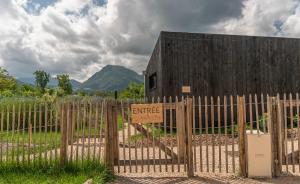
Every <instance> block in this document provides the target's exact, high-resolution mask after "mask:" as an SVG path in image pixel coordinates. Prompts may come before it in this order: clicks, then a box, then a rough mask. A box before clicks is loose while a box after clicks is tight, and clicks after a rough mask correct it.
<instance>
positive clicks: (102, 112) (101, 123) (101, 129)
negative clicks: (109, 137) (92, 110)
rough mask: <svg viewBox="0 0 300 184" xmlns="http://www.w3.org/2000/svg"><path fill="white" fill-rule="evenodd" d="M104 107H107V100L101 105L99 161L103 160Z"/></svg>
mask: <svg viewBox="0 0 300 184" xmlns="http://www.w3.org/2000/svg"><path fill="white" fill-rule="evenodd" d="M104 107H106V101H105V100H103V101H102V103H101V115H100V143H99V144H100V147H99V160H101V153H102V151H101V149H102V132H103V131H105V129H104V126H103V123H104V120H103V117H104V110H105V109H104Z"/></svg>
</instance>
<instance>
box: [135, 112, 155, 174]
mask: <svg viewBox="0 0 300 184" xmlns="http://www.w3.org/2000/svg"><path fill="white" fill-rule="evenodd" d="M131 115H132V114H131ZM131 123H132V119H131ZM134 135H137V131H136V128H135V129H134ZM134 159H135V172H138V166H137V165H138V164H137V141H136V139H134ZM160 171H161V165H160Z"/></svg>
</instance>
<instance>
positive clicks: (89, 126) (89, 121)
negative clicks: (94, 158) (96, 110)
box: [87, 103, 93, 160]
mask: <svg viewBox="0 0 300 184" xmlns="http://www.w3.org/2000/svg"><path fill="white" fill-rule="evenodd" d="M88 107H89V108H88V110H89V119H88V155H87V156H88V157H87V158H88V160H90V154H91V126H92V125H91V123H92V109H93V105H92V103H89V105H88Z"/></svg>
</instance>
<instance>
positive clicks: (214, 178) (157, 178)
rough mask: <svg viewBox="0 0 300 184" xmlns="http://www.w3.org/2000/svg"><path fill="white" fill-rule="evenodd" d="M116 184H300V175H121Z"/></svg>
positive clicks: (118, 176)
mask: <svg viewBox="0 0 300 184" xmlns="http://www.w3.org/2000/svg"><path fill="white" fill-rule="evenodd" d="M114 183H115V184H121V183H122V184H142V183H143V184H144V183H146V184H152V183H153V184H173V183H178V184H196V183H200V184H201V183H203V184H205V183H213V184H214V183H215V184H219V183H233V184H238V183H249V184H263V183H266V184H273V183H274V184H281V183H284V184H299V183H300V175H298V176H297V175H293V176H291V175H290V176H282V177H278V178H273V179H251V178H241V177H237V176H234V175H226V174H212V173H201V174H197V175H196V176H195V177H192V178H187V177H186V176H184V174H183V173H182V174H176V176H172V175H171V174H169V176H167V175H166V174H165V175H162V174H158V173H155V174H150V173H144V174H141V173H139V174H126V175H124V174H121V175H117V179H116V181H115V182H114Z"/></svg>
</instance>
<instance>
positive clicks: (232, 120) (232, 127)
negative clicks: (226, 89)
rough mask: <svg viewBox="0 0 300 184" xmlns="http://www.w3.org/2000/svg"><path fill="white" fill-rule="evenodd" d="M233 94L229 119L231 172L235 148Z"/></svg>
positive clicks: (233, 166)
mask: <svg viewBox="0 0 300 184" xmlns="http://www.w3.org/2000/svg"><path fill="white" fill-rule="evenodd" d="M233 108H234V107H233V96H232V95H230V120H231V142H232V143H231V148H232V172H233V173H235V151H234V150H235V148H234V115H233V112H234V109H233Z"/></svg>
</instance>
